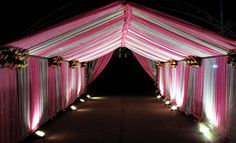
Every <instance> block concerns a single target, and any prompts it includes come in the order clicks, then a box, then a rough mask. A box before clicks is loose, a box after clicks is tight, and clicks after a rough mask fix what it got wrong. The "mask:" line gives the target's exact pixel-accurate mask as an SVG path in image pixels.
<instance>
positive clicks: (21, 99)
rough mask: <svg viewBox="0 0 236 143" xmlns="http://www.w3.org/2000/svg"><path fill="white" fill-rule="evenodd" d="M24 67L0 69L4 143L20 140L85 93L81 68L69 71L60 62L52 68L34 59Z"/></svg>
mask: <svg viewBox="0 0 236 143" xmlns="http://www.w3.org/2000/svg"><path fill="white" fill-rule="evenodd" d="M28 64H29V66H28V68H25V69H20V70H15V69H12V70H11V69H0V76H1V79H2V80H0V89H1V90H0V97H1V100H0V107H1V108H0V109H1V116H0V123H1V126H0V131H1V132H0V136H1V138H0V140H1V142H4V143H13V142H18V141H19V140H22V139H23V138H24V137H26V136H27V135H29V133H30V132H32V131H34V130H36V129H37V127H39V126H40V125H42V124H43V123H45V122H46V121H48V120H49V119H50V118H52V117H54V116H56V113H57V112H58V111H60V110H63V109H65V108H66V107H67V106H68V105H69V104H70V103H72V102H73V101H74V100H75V98H76V97H78V96H79V95H80V94H82V93H83V92H84V91H85V86H86V81H85V79H84V78H85V75H83V74H85V72H84V68H80V67H79V68H78V69H70V68H69V64H68V63H63V64H62V66H61V67H58V68H56V69H54V68H51V67H48V60H47V59H40V58H35V57H31V58H30V60H29V63H28ZM69 70H71V72H70V73H71V75H70V77H71V79H70V80H68V72H69ZM66 73H67V75H66ZM69 82H70V83H69ZM68 85H71V86H70V88H67V87H69V86H68ZM68 90H70V91H71V92H70V95H67V94H66V93H68V92H67V91H68ZM82 91H83V92H82ZM8 95H10V96H8ZM19 107H20V108H19Z"/></svg>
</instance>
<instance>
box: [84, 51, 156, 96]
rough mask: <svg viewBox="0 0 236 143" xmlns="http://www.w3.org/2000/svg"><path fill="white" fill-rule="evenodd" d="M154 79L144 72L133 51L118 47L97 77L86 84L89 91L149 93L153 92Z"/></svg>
mask: <svg viewBox="0 0 236 143" xmlns="http://www.w3.org/2000/svg"><path fill="white" fill-rule="evenodd" d="M154 88H155V87H154V81H153V79H152V78H151V77H150V76H149V75H148V74H147V73H146V72H145V70H144V69H143V67H142V66H141V65H140V63H139V62H138V61H137V59H136V58H135V56H134V55H133V53H132V52H131V51H130V50H129V49H127V48H125V49H124V48H119V49H117V50H116V51H114V53H113V56H112V58H111V60H110V61H109V63H108V64H107V66H106V67H105V69H104V70H103V71H102V73H101V74H100V75H99V76H98V77H97V79H96V80H95V81H94V82H92V83H91V84H89V85H88V90H89V91H90V92H93V91H95V92H104V93H134V94H142V93H150V92H154V90H155V89H154Z"/></svg>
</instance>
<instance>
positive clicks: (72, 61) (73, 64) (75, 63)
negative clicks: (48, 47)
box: [69, 59, 79, 69]
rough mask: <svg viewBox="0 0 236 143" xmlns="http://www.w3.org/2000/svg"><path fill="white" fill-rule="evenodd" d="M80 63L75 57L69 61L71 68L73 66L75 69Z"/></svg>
mask: <svg viewBox="0 0 236 143" xmlns="http://www.w3.org/2000/svg"><path fill="white" fill-rule="evenodd" d="M78 65H79V61H78V60H76V59H73V60H71V61H69V66H70V68H73V69H74V68H77V67H78Z"/></svg>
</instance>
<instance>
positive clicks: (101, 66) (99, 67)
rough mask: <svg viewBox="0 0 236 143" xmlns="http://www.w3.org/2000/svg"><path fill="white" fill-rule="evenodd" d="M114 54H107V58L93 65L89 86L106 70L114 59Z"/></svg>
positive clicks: (102, 58)
mask: <svg viewBox="0 0 236 143" xmlns="http://www.w3.org/2000/svg"><path fill="white" fill-rule="evenodd" d="M112 54H113V52H111V53H109V54H106V55H105V56H103V57H101V58H99V59H98V60H97V61H96V62H94V64H93V63H91V64H92V65H93V66H92V67H91V68H89V69H90V74H89V79H88V84H89V83H91V82H93V81H94V80H95V79H96V78H97V77H98V76H99V74H100V73H101V72H102V71H103V70H104V68H105V67H106V65H107V64H108V62H109V61H110V59H111V57H112Z"/></svg>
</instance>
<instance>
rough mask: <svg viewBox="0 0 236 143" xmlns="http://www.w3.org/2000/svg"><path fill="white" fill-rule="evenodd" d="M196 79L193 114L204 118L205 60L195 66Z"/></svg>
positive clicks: (198, 117)
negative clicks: (198, 65)
mask: <svg viewBox="0 0 236 143" xmlns="http://www.w3.org/2000/svg"><path fill="white" fill-rule="evenodd" d="M195 72H196V74H195V79H194V85H195V86H194V88H195V90H194V99H193V115H194V117H195V118H196V119H198V120H201V119H202V98H203V88H204V87H203V81H204V62H202V63H201V66H200V67H198V68H195Z"/></svg>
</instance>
